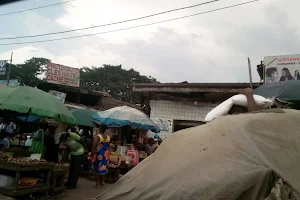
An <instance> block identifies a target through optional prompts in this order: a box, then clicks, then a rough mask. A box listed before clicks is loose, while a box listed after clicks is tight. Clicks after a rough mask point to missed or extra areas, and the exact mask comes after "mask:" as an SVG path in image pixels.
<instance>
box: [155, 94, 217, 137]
mask: <svg viewBox="0 0 300 200" xmlns="http://www.w3.org/2000/svg"><path fill="white" fill-rule="evenodd" d="M217 105H219V103H216V104H212V103H202V102H197V105H195V106H193V105H191V104H189V105H188V104H184V103H181V102H172V101H166V100H150V107H151V114H150V118H151V119H153V120H157V119H159V118H163V119H171V120H172V121H173V120H193V121H203V120H204V118H205V116H206V114H207V113H208V112H209V111H210V110H212V109H213V108H214V107H216V106H217ZM168 135H170V133H164V132H161V133H160V135H159V136H160V137H162V139H164V138H165V137H167V136H168Z"/></svg>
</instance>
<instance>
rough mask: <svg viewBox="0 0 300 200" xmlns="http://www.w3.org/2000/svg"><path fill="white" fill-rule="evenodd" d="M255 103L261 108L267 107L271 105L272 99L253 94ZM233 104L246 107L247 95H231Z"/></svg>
mask: <svg viewBox="0 0 300 200" xmlns="http://www.w3.org/2000/svg"><path fill="white" fill-rule="evenodd" d="M253 98H254V100H255V102H256V104H257V105H258V106H260V107H263V108H268V107H270V106H271V105H272V101H271V100H269V99H266V98H264V97H262V96H259V95H255V94H254V95H253ZM231 99H232V102H233V105H237V106H243V107H247V97H246V96H245V95H243V94H238V95H234V96H233V97H231Z"/></svg>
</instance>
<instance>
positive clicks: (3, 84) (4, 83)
mask: <svg viewBox="0 0 300 200" xmlns="http://www.w3.org/2000/svg"><path fill="white" fill-rule="evenodd" d="M18 85H19V81H18V80H17V79H14V80H9V84H8V86H11V87H16V86H18ZM6 86H7V80H0V88H1V87H6Z"/></svg>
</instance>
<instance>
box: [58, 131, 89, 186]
mask: <svg viewBox="0 0 300 200" xmlns="http://www.w3.org/2000/svg"><path fill="white" fill-rule="evenodd" d="M60 143H62V144H64V145H66V146H67V147H68V148H69V150H70V153H71V159H70V170H69V178H68V181H67V182H66V184H65V186H66V187H67V189H75V188H76V187H77V182H78V178H79V175H80V172H81V167H82V165H83V163H84V154H85V153H86V145H85V143H84V141H83V140H82V138H81V137H80V136H79V135H78V134H76V133H73V132H67V133H62V134H61V136H60Z"/></svg>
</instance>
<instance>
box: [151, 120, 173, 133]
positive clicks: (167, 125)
mask: <svg viewBox="0 0 300 200" xmlns="http://www.w3.org/2000/svg"><path fill="white" fill-rule="evenodd" d="M152 120H153V122H154V123H155V124H157V126H158V127H159V128H160V132H161V133H162V132H163V133H173V119H167V118H155V119H152Z"/></svg>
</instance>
